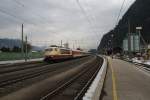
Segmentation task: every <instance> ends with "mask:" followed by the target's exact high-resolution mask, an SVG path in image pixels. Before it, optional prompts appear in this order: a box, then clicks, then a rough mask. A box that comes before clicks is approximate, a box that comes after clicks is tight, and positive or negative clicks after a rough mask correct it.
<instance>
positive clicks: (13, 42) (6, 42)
mask: <svg viewBox="0 0 150 100" xmlns="http://www.w3.org/2000/svg"><path fill="white" fill-rule="evenodd" d="M28 44H29V43H28ZM21 45H22V42H21V40H19V39H7V38H5V39H0V49H2V48H5V49H6V48H7V49H10V50H12V49H14V47H15V48H18V49H21ZM30 46H31V50H33V51H42V50H44V49H45V46H43V47H39V46H33V45H31V44H30Z"/></svg>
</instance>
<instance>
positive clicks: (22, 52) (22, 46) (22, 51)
mask: <svg viewBox="0 0 150 100" xmlns="http://www.w3.org/2000/svg"><path fill="white" fill-rule="evenodd" d="M23 37H24V36H23V24H22V29H21V40H22V45H21V54H22V57H23V58H24V43H23Z"/></svg>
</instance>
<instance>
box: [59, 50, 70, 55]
mask: <svg viewBox="0 0 150 100" xmlns="http://www.w3.org/2000/svg"><path fill="white" fill-rule="evenodd" d="M60 52H61V54H70V50H66V49H60Z"/></svg>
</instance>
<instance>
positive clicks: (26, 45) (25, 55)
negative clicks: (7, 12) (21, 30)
mask: <svg viewBox="0 0 150 100" xmlns="http://www.w3.org/2000/svg"><path fill="white" fill-rule="evenodd" d="M25 38H26V44H25V45H26V49H25V61H27V52H28V51H27V36H26V37H25Z"/></svg>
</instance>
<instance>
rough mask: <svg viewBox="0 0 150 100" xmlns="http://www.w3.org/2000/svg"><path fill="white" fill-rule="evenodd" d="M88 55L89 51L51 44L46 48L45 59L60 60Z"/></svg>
mask: <svg viewBox="0 0 150 100" xmlns="http://www.w3.org/2000/svg"><path fill="white" fill-rule="evenodd" d="M87 55H88V53H85V52H83V51H81V50H71V49H69V48H63V47H59V46H50V47H48V48H46V49H45V53H44V61H59V60H66V59H71V58H77V57H83V56H87Z"/></svg>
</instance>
